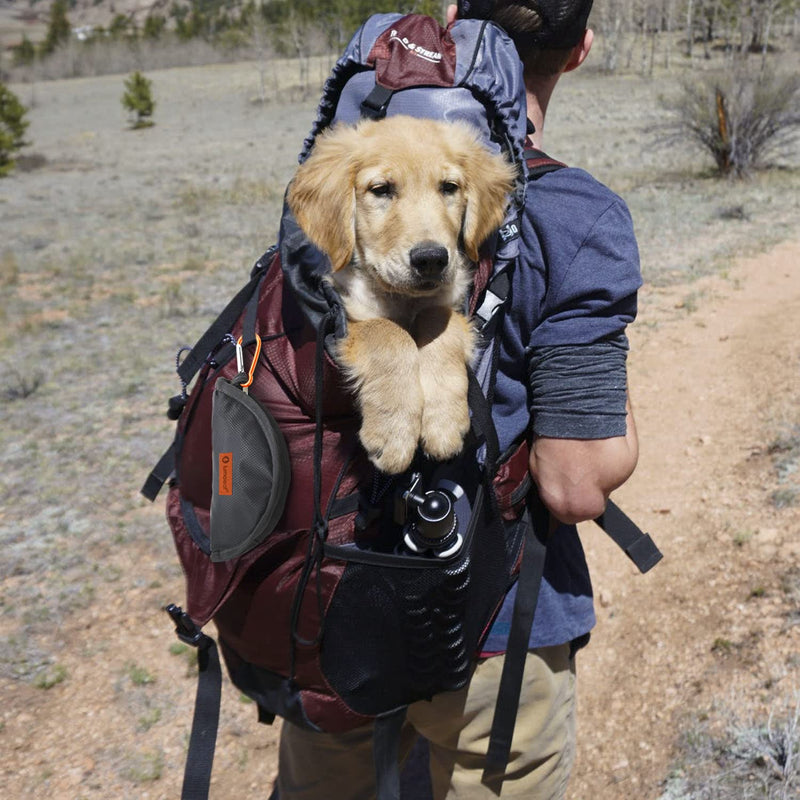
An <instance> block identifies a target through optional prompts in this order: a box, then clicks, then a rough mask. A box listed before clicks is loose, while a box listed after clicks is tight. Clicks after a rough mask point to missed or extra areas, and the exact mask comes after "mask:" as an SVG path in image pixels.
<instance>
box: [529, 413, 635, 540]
mask: <svg viewBox="0 0 800 800" xmlns="http://www.w3.org/2000/svg"><path fill="white" fill-rule="evenodd" d="M626 408H627V433H626V435H625V436H616V437H614V438H611V439H551V438H547V437H544V436H540V437H537V438H535V439H534V441H533V445H532V448H531V456H530V461H529V464H528V466H529V469H530V472H531V476H532V477H533V480H534V481H535V483H536V485H537V487H538V488H539V495H540V497H541V499H542V502H543V503H544V504H545V505H546V506H547V508H548V509H549V511H550V513H551V514H552V515H553V516H554V517H555V518H556V519H558V520H559V521H560V522H564V523H567V524H574V523H576V522H584V521H585V520H589V519H595V518H596V517H598V516H600V514H602V513H603V511H604V509H605V507H606V501H607V500H608V496H609V495H610V494H611V492H613V491H614V489H616V488H617V487H619V486H621V485H622V484H623V483H625V481H626V480H628V478H629V477H630V476H631V474H632V473H633V470H634V469H635V467H636V462H637V460H638V458H639V441H638V439H637V436H636V425H635V422H634V419H633V412H632V411H631V406H630V400H628V403H627V406H626Z"/></svg>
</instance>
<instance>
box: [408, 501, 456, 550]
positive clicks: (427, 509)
mask: <svg viewBox="0 0 800 800" xmlns="http://www.w3.org/2000/svg"><path fill="white" fill-rule="evenodd" d="M417 515H418V518H419V519H418V522H417V530H418V531H419V533H420V535H422V536H423V537H424V538H425V539H428V540H430V541H431V544H436V542H438V541H439V540H441V539H444V538H445V537H446V536H448V535H449V534H450V533H452V531H453V523H454V521H455V513H454V511H453V501H452V500H451V499H450V498H449V497H448V496H447V494H446V493H445V492H439V491H432V492H426V493H425V499H424V500H423V502H422V504H421V505H420V506H419V508H418V509H417Z"/></svg>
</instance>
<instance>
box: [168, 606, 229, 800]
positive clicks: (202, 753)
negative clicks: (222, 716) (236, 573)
mask: <svg viewBox="0 0 800 800" xmlns="http://www.w3.org/2000/svg"><path fill="white" fill-rule="evenodd" d="M164 610H165V611H166V612H167V613H168V614H169V615H170V617H171V618H172V621H173V622H174V623H175V633H176V634H177V635H178V638H179V639H180V640H181V641H182V642H184V643H186V644H190V645H192V646H193V647H196V648H197V694H196V695H195V700H194V717H193V719H192V733H191V735H190V737H189V750H188V752H187V753H186V767H185V768H184V772H183V788H182V789H181V800H207V799H208V790H209V786H210V784H211V768H212V767H213V765H214V750H215V749H216V746H217V730H218V729H219V707H220V701H221V697H222V669H221V667H220V663H219V652H218V651H217V645H216V643H215V642H214V640H213V639H212V638H211V637H210V636H206V634H204V633H203V632H202V631H201V630H200V628H199V627H198V626H197V625H196V624H195V623H194V621H193V620H192V618H191V617H190V616H189V615H188V614H187V613H186V612H185V611H184V610H183V609H182V608H181V607H180V606H176V605H169V606H167V607H166V608H165V609H164Z"/></svg>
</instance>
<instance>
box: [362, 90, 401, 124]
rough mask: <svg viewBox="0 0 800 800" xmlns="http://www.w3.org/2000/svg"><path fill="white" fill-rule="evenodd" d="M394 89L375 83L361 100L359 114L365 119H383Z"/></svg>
mask: <svg viewBox="0 0 800 800" xmlns="http://www.w3.org/2000/svg"><path fill="white" fill-rule="evenodd" d="M393 95H394V89H388V88H387V87H386V86H381V85H380V84H379V83H377V82H376V83H375V86H374V87H373V89H372V91H371V92H370V93H369V94H368V95H367V96H366V97H365V98H364V100H363V101H362V102H361V116H362V117H365V118H366V119H383V118H384V117H385V116H386V111H387V109H388V108H389V101H390V100H391V99H392V96H393Z"/></svg>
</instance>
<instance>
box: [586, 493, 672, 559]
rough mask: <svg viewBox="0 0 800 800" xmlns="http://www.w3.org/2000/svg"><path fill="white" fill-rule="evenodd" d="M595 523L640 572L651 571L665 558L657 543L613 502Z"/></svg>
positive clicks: (609, 502) (608, 504) (609, 503)
mask: <svg viewBox="0 0 800 800" xmlns="http://www.w3.org/2000/svg"><path fill="white" fill-rule="evenodd" d="M595 522H596V523H597V524H598V525H599V526H600V527H601V528H602V529H603V530H604V531H605V532H606V533H607V534H608V535H609V536H610V537H611V538H612V539H613V540H614V541H615V542H616V543H617V544H618V545H619V546H620V547H621V548H622V549H623V550H624V551H625V555H626V556H628V558H630V560H631V561H633V563H634V564H636V566H637V568H638V569H639V572H642V573H645V572H647V571H648V570H651V569H652V568H653V567H654V566H655V565H656V564H658V562H659V561H661V559H662V558H663V555H662V553H661V551H660V550H659V549H658V547H656V543H655V542H654V541H653V540H652V539H651V538H650V534H649V533H645V532H644V531H642V529H641V528H639V527H638V525H636V523H635V522H634V521H633V520H632V519H631V518H630V517H629V516H628V515H627V514H625V513H624V512H623V511H622V509H621V508H620V507H619V506H618V505H617V504H616V503H613V502H612V501H611V500H609V501H608V503H607V504H606V510H605V511H604V512H603V513H602V514H601V515H600V516H599V517H598V518H597V519H596V520H595Z"/></svg>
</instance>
